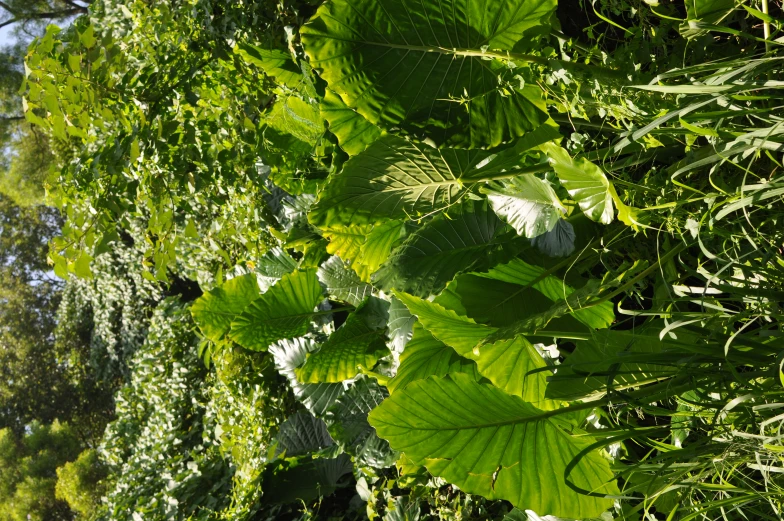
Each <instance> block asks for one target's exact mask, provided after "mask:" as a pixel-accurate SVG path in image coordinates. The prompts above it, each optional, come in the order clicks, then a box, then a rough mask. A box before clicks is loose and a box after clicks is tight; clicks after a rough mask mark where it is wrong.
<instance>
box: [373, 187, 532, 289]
mask: <svg viewBox="0 0 784 521" xmlns="http://www.w3.org/2000/svg"><path fill="white" fill-rule="evenodd" d="M523 240H524V239H520V238H519V237H518V236H517V235H515V234H514V233H513V232H512V231H511V229H509V228H508V227H507V226H506V225H505V224H504V223H503V222H501V220H500V219H498V217H496V215H495V214H494V213H493V212H492V211H491V210H490V209H489V208H488V206H487V203H486V202H484V201H468V202H467V203H465V204H463V205H461V206H460V207H459V208H457V209H456V211H454V212H453V213H450V215H449V216H446V215H444V214H442V215H439V216H437V217H436V218H434V219H433V220H431V221H429V222H427V223H426V224H425V225H424V226H422V227H421V228H420V229H418V230H417V231H416V232H414V233H412V234H411V235H409V236H408V238H407V239H406V240H405V241H404V242H403V244H401V245H400V247H398V248H397V249H396V250H394V251H393V252H392V255H391V256H390V257H389V259H387V261H386V262H385V263H384V265H383V266H381V268H380V269H379V270H378V271H377V272H376V273H375V274H374V276H373V282H374V283H375V285H377V287H379V288H380V289H383V290H385V291H388V290H391V289H395V290H400V291H406V292H408V293H411V294H414V295H418V296H422V297H426V296H428V295H431V294H438V293H440V292H441V291H442V290H443V289H444V288H445V287H446V285H447V283H448V282H449V281H450V280H452V279H453V278H454V277H455V275H457V274H458V273H461V272H464V271H472V270H484V269H488V268H490V267H491V266H493V265H495V264H498V263H500V262H504V261H507V260H509V259H510V258H512V257H514V255H515V254H517V253H518V252H519V251H520V250H521V249H523V248H524V247H525V246H526V244H525V242H527V241H525V242H521V241H523Z"/></svg>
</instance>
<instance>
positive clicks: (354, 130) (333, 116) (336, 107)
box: [321, 89, 383, 156]
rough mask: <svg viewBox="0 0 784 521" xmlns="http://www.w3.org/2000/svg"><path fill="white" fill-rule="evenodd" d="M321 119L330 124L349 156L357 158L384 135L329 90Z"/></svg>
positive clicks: (322, 104) (322, 108) (325, 95)
mask: <svg viewBox="0 0 784 521" xmlns="http://www.w3.org/2000/svg"><path fill="white" fill-rule="evenodd" d="M321 117H322V118H324V119H326V120H327V123H329V130H330V131H331V132H332V133H333V134H335V135H336V136H337V138H338V143H340V148H342V149H343V150H344V151H345V152H346V153H347V154H348V155H350V156H355V155H357V154H359V153H360V152H362V151H363V150H365V149H366V148H367V147H368V145H370V144H371V143H373V142H374V141H375V140H377V139H378V138H379V137H381V135H382V133H383V132H382V130H381V129H379V128H378V127H377V126H375V125H373V124H372V123H370V122H369V121H368V120H366V119H365V118H363V117H362V116H360V115H359V114H357V112H356V111H355V110H353V109H350V108H348V107H347V106H346V104H345V103H343V100H342V99H340V96H338V95H337V94H335V93H334V92H332V91H331V90H330V89H327V91H326V93H325V94H324V99H323V100H322V102H321Z"/></svg>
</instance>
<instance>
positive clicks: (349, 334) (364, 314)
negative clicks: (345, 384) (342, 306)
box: [297, 297, 388, 383]
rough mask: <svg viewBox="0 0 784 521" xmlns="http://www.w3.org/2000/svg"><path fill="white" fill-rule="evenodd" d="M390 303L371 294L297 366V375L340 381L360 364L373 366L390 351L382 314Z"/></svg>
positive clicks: (302, 379) (303, 379)
mask: <svg viewBox="0 0 784 521" xmlns="http://www.w3.org/2000/svg"><path fill="white" fill-rule="evenodd" d="M387 307H388V304H387V303H386V302H385V301H383V300H381V299H377V298H375V297H370V298H369V299H368V300H367V301H366V302H365V303H364V304H363V305H362V306H361V307H360V308H358V309H357V311H355V312H354V313H352V314H351V315H349V317H348V318H347V319H346V322H345V324H343V325H342V326H340V327H339V328H338V330H337V331H335V332H334V333H332V334H331V335H330V337H329V338H328V339H327V341H326V342H324V344H323V345H322V346H321V348H320V349H319V350H318V351H316V352H315V353H312V354H311V355H310V356H309V357H308V359H307V361H306V362H305V365H303V366H302V367H300V368H299V369H297V379H298V380H299V381H300V382H303V383H319V382H326V383H337V382H342V381H343V380H348V379H349V378H353V377H355V376H356V375H357V373H359V371H360V368H365V369H370V368H372V367H373V366H374V365H375V363H376V362H377V361H378V359H379V357H381V356H382V355H383V354H385V353H386V352H387V347H386V335H385V334H384V333H385V331H384V330H385V326H386V317H385V316H383V315H384V314H386V313H387V310H386V308H387Z"/></svg>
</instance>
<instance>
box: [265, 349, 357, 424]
mask: <svg viewBox="0 0 784 521" xmlns="http://www.w3.org/2000/svg"><path fill="white" fill-rule="evenodd" d="M316 348H317V345H316V343H315V342H314V341H313V340H311V339H309V338H295V339H293V340H281V341H280V342H278V343H277V344H275V345H273V346H272V347H270V348H269V352H270V354H271V355H272V356H273V358H274V359H275V368H276V369H277V370H278V372H280V373H281V374H282V375H283V376H285V377H286V378H287V379H288V381H289V385H291V390H292V391H293V392H294V396H295V397H296V398H297V399H298V400H299V401H300V402H302V403H303V405H305V407H307V409H308V410H309V411H310V412H312V413H313V414H315V415H316V416H321V415H323V414H324V413H325V412H326V411H327V410H328V409H329V408H330V407H332V405H333V404H334V403H335V401H336V400H337V399H338V398H340V397H341V396H342V395H343V391H344V389H343V384H326V383H321V384H303V383H300V382H299V380H297V374H296V369H297V367H299V366H301V365H302V364H303V363H304V362H305V358H306V357H307V355H308V353H310V352H312V351H315V350H316Z"/></svg>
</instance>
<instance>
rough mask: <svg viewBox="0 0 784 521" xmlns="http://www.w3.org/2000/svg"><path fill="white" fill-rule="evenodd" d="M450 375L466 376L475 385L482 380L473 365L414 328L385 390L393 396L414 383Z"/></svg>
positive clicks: (416, 325) (418, 328)
mask: <svg viewBox="0 0 784 521" xmlns="http://www.w3.org/2000/svg"><path fill="white" fill-rule="evenodd" d="M453 373H466V374H468V375H470V376H471V377H472V378H473V379H474V380H476V381H479V380H481V379H482V376H481V375H480V374H479V371H478V370H477V368H476V363H475V362H473V361H471V360H468V359H467V358H463V357H462V356H460V355H458V354H457V353H456V352H455V350H454V349H453V348H452V347H450V346H448V345H446V344H445V343H443V342H441V341H440V340H437V339H436V338H435V337H434V336H433V335H432V334H430V332H428V331H427V330H426V329H425V328H423V327H422V325H421V324H415V325H414V336H413V337H412V338H411V340H410V341H409V342H408V344H407V345H406V349H405V351H403V355H402V356H401V357H400V367H398V369H397V375H395V377H394V378H393V379H391V380H390V381H389V383H388V384H387V389H389V392H390V393H394V392H395V391H396V390H398V389H404V388H405V387H406V386H407V385H408V384H410V383H411V382H414V381H416V380H421V379H423V378H427V377H428V376H445V375H448V374H453Z"/></svg>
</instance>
